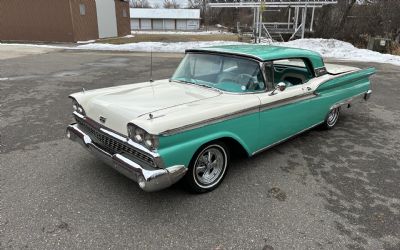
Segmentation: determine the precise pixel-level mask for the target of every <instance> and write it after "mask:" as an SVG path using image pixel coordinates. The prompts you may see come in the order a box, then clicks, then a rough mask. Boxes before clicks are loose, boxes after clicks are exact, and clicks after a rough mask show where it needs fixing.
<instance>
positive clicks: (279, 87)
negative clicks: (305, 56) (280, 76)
mask: <svg viewBox="0 0 400 250" xmlns="http://www.w3.org/2000/svg"><path fill="white" fill-rule="evenodd" d="M278 89H279V91H284V90H285V89H286V83H284V82H280V83H278V84H277V85H276V87H275V89H274V91H272V92H271V93H270V94H269V95H275V94H276V93H275V91H276V90H278Z"/></svg>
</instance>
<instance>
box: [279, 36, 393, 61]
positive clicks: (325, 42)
mask: <svg viewBox="0 0 400 250" xmlns="http://www.w3.org/2000/svg"><path fill="white" fill-rule="evenodd" d="M276 45H280V46H286V47H294V48H302V49H308V50H313V51H316V52H318V53H320V54H321V55H322V56H323V57H330V58H335V59H342V60H352V61H362V62H377V63H391V64H394V65H400V56H395V55H390V54H382V53H379V52H376V51H371V50H367V49H359V48H356V47H354V46H353V45H352V44H350V43H347V42H343V41H339V40H335V39H320V38H312V39H311V38H310V39H299V40H294V41H290V42H284V43H276Z"/></svg>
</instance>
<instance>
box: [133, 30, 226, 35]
mask: <svg viewBox="0 0 400 250" xmlns="http://www.w3.org/2000/svg"><path fill="white" fill-rule="evenodd" d="M135 34H162V35H165V34H167V35H215V34H217V35H218V34H233V33H230V32H225V31H219V30H210V31H173V30H171V31H168V30H167V31H156V30H154V31H153V30H140V31H139V30H138V31H132V35H135Z"/></svg>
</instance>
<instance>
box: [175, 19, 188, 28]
mask: <svg viewBox="0 0 400 250" xmlns="http://www.w3.org/2000/svg"><path fill="white" fill-rule="evenodd" d="M176 29H177V30H186V29H187V28H186V20H176Z"/></svg>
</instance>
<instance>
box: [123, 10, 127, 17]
mask: <svg viewBox="0 0 400 250" xmlns="http://www.w3.org/2000/svg"><path fill="white" fill-rule="evenodd" d="M122 16H123V17H128V13H127V12H126V9H122Z"/></svg>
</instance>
